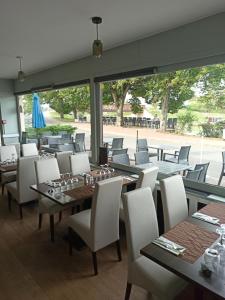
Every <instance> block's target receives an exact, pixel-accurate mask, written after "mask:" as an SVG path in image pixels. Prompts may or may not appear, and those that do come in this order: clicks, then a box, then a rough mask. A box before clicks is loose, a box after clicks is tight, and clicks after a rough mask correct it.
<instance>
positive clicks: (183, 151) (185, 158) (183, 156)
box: [178, 146, 191, 164]
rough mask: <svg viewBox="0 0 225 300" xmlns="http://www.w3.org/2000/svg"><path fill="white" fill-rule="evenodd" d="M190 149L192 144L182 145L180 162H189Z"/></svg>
mask: <svg viewBox="0 0 225 300" xmlns="http://www.w3.org/2000/svg"><path fill="white" fill-rule="evenodd" d="M190 149H191V146H181V148H180V151H179V155H178V163H181V164H182V163H188V159H189V152H190Z"/></svg>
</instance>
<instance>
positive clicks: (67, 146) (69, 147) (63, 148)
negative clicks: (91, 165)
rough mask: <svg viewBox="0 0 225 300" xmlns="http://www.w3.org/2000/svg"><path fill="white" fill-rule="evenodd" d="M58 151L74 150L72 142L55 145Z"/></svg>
mask: <svg viewBox="0 0 225 300" xmlns="http://www.w3.org/2000/svg"><path fill="white" fill-rule="evenodd" d="M57 148H58V150H59V151H71V152H74V144H62V145H58V146H57Z"/></svg>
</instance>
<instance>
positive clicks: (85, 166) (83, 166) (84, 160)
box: [70, 153, 91, 175]
mask: <svg viewBox="0 0 225 300" xmlns="http://www.w3.org/2000/svg"><path fill="white" fill-rule="evenodd" d="M70 165H71V172H72V174H73V175H78V174H81V173H89V172H90V171H91V168H90V162H89V158H88V154H87V153H79V154H74V155H71V156H70Z"/></svg>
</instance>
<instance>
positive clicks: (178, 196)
mask: <svg viewBox="0 0 225 300" xmlns="http://www.w3.org/2000/svg"><path fill="white" fill-rule="evenodd" d="M160 190H161V198H162V204H163V215H164V231H165V232H166V231H168V230H170V229H171V228H172V227H173V226H175V225H176V224H178V223H179V222H181V221H183V220H185V219H186V218H187V216H188V206H187V197H186V192H185V188H184V183H183V179H182V177H181V176H180V175H175V176H171V177H168V178H165V179H163V180H161V181H160Z"/></svg>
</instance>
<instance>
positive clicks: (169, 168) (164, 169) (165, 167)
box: [136, 160, 190, 175]
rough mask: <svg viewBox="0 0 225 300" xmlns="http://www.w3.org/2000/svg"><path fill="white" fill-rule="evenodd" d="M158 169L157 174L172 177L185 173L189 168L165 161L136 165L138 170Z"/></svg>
mask: <svg viewBox="0 0 225 300" xmlns="http://www.w3.org/2000/svg"><path fill="white" fill-rule="evenodd" d="M154 166H155V167H158V168H159V173H160V174H162V175H172V174H174V173H178V172H182V171H186V170H188V169H189V168H190V166H188V165H183V164H174V163H171V162H167V161H163V160H162V161H154V162H150V163H146V164H141V165H136V167H137V168H140V169H149V168H152V167H154Z"/></svg>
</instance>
